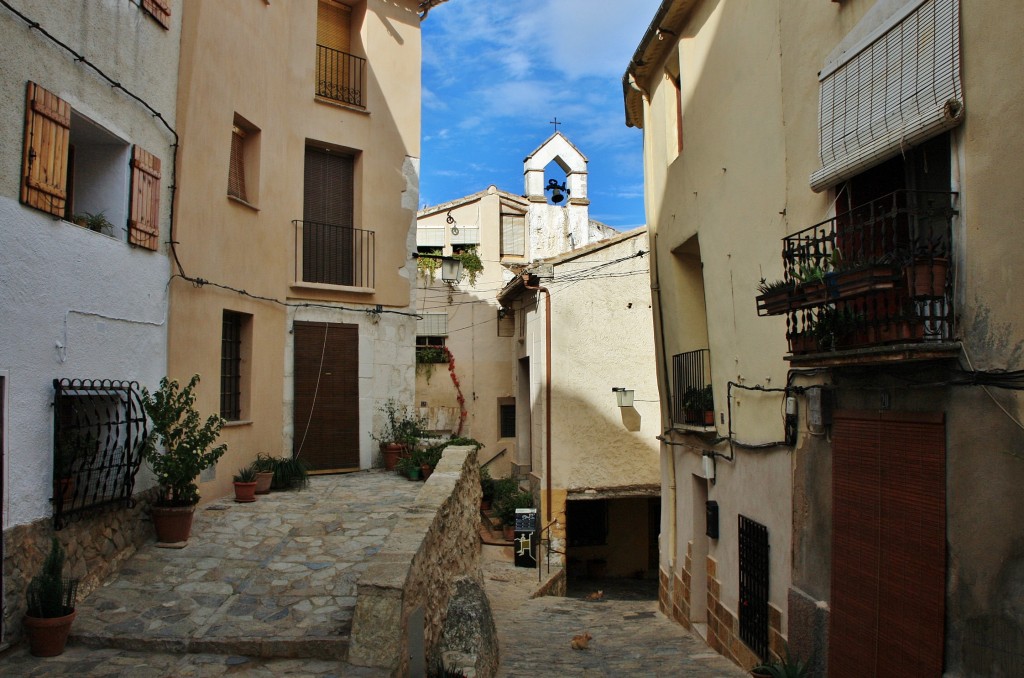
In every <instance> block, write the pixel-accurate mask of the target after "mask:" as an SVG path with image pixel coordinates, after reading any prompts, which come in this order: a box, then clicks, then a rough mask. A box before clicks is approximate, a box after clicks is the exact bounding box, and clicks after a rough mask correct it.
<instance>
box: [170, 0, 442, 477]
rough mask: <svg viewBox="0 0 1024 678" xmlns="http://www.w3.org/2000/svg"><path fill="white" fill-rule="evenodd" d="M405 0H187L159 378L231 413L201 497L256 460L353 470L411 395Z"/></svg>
mask: <svg viewBox="0 0 1024 678" xmlns="http://www.w3.org/2000/svg"><path fill="white" fill-rule="evenodd" d="M435 4H436V3H435ZM420 9H421V8H420V7H419V5H418V3H417V2H415V1H413V0H409V1H408V2H397V3H396V2H382V1H379V0H359V1H355V2H337V1H335V0H322V1H319V2H304V3H260V2H257V3H250V2H224V3H221V2H217V3H209V2H200V1H196V2H185V3H184V8H183V14H184V24H183V28H182V48H181V68H180V73H181V87H180V90H179V96H178V105H179V110H180V111H181V117H180V134H181V141H180V150H179V165H180V166H179V176H180V179H179V186H178V192H177V196H176V201H175V210H176V218H175V233H174V242H175V246H174V255H175V256H174V271H173V272H174V273H175V274H176V275H175V276H174V278H173V279H172V281H171V285H170V293H171V318H170V324H169V326H170V333H169V334H170V339H169V343H170V349H169V366H168V372H169V374H170V375H171V376H174V377H177V378H180V379H185V378H187V377H188V376H189V375H191V374H193V373H198V374H200V375H201V376H202V378H203V381H202V384H201V386H200V391H199V401H198V406H199V408H200V410H201V411H205V412H219V413H220V414H221V415H222V416H224V417H225V418H226V419H227V420H228V423H227V425H226V426H225V428H224V431H223V433H222V439H223V440H224V442H226V443H227V444H228V453H227V454H226V455H225V457H224V458H223V459H222V460H221V461H220V462H219V464H218V466H217V468H216V469H215V470H213V471H212V472H210V473H207V474H206V475H204V476H203V478H202V481H203V482H202V483H201V486H200V487H201V492H202V494H203V496H204V497H211V496H218V495H222V494H225V493H226V492H228V490H229V488H230V486H231V485H230V483H231V476H232V474H233V473H235V471H236V470H237V468H239V467H240V466H243V465H246V464H248V463H249V462H250V461H251V460H252V459H253V458H254V457H255V456H256V454H258V453H266V454H271V455H274V456H281V455H284V456H292V455H293V454H294V455H296V456H298V457H300V458H302V459H305V460H306V461H308V462H309V463H310V465H311V466H312V468H313V469H314V470H348V469H358V468H368V467H370V466H371V465H372V464H373V463H374V461H375V453H376V447H375V445H373V444H372V441H371V438H370V435H371V433H372V432H373V431H374V430H375V429H377V428H379V425H380V422H377V421H376V420H375V419H376V418H377V417H379V416H380V415H379V412H378V409H379V407H380V405H381V403H383V402H384V401H385V400H386V399H387V398H389V397H394V398H397V399H399V400H400V401H402V402H404V403H407V404H410V405H411V404H412V398H413V389H414V363H413V338H414V333H415V319H414V316H413V314H412V311H413V308H412V280H413V277H414V275H415V266H414V264H413V262H412V260H411V258H410V253H411V252H412V251H413V248H414V228H413V227H414V221H415V212H416V204H417V200H418V172H419V143H420V141H419V139H420V112H419V111H420V103H419V102H420V88H419V79H420V26H419V24H420V16H419V14H418V10H420Z"/></svg>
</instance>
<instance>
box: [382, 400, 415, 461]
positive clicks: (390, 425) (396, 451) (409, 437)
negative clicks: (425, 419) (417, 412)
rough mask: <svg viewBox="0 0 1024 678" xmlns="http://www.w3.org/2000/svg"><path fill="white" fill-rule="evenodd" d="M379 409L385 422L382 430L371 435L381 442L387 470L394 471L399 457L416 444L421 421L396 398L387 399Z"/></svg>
mask: <svg viewBox="0 0 1024 678" xmlns="http://www.w3.org/2000/svg"><path fill="white" fill-rule="evenodd" d="M379 411H380V413H381V414H383V415H384V416H383V423H382V425H381V428H380V430H379V431H378V432H377V433H373V434H371V437H372V438H373V439H374V440H376V441H377V442H378V443H379V444H380V454H381V459H382V460H383V462H384V468H385V470H388V471H393V470H394V469H395V464H396V463H397V461H398V458H399V457H401V456H402V455H403V454H405V453H407V452H408V451H409V450H411V449H412V447H414V446H415V444H416V441H417V440H418V439H419V434H420V430H421V426H420V424H421V422H420V420H419V419H417V418H412V417H409V416H408V414H407V413H406V408H405V407H404V406H402V405H400V404H399V403H398V401H397V400H395V399H394V398H388V399H387V400H385V401H384V404H383V405H381V406H380V408H379Z"/></svg>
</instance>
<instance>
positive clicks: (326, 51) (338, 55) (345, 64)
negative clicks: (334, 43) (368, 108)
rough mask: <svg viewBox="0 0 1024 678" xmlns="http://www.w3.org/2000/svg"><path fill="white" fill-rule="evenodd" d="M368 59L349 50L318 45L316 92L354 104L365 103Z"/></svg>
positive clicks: (360, 104)
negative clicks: (365, 79) (364, 92)
mask: <svg viewBox="0 0 1024 678" xmlns="http://www.w3.org/2000/svg"><path fill="white" fill-rule="evenodd" d="M365 72H366V59H364V58H362V57H357V56H355V55H354V54H349V53H348V52H342V51H340V50H336V49H331V48H330V47H326V46H324V45H317V46H316V94H317V96H321V97H324V98H325V99H333V100H334V101H340V102H342V103H346V104H351V105H353V106H359V107H365V104H364V103H363V79H364V76H363V74H364V73H365Z"/></svg>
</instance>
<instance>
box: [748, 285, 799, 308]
mask: <svg viewBox="0 0 1024 678" xmlns="http://www.w3.org/2000/svg"><path fill="white" fill-rule="evenodd" d="M757 291H758V292H760V294H758V295H757V297H756V299H757V310H758V311H763V312H764V314H765V315H779V314H782V313H785V312H787V311H788V310H789V308H790V299H791V298H792V296H793V294H794V293H795V292H796V283H795V282H794V281H792V280H773V281H771V282H768V281H767V280H765V279H764V278H761V281H760V282H759V283H758V284H757Z"/></svg>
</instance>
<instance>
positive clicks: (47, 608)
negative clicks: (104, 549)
mask: <svg viewBox="0 0 1024 678" xmlns="http://www.w3.org/2000/svg"><path fill="white" fill-rule="evenodd" d="M77 593H78V580H77V579H71V578H67V577H64V549H63V547H61V545H60V541H58V540H57V538H56V537H52V538H51V541H50V553H49V555H48V556H46V560H45V561H43V566H42V568H41V569H40V572H39V574H37V575H36V576H34V577H32V581H30V582H29V585H28V591H27V592H26V597H27V598H28V610H27V611H26V612H25V619H24V627H25V634H26V635H27V636H28V642H29V651H30V652H31V653H32V654H33V655H35V656H36V657H56V656H57V655H59V654H60V653H62V652H63V651H64V645H65V644H66V643H67V640H68V633H69V632H70V631H71V622H73V621H74V620H75V596H76V595H77Z"/></svg>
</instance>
